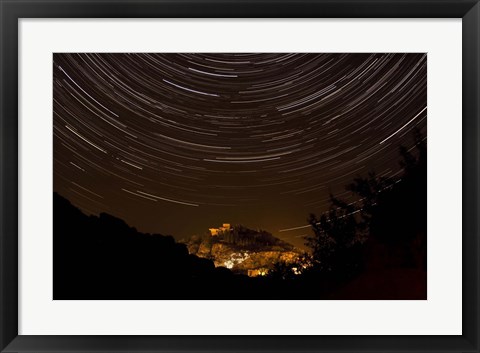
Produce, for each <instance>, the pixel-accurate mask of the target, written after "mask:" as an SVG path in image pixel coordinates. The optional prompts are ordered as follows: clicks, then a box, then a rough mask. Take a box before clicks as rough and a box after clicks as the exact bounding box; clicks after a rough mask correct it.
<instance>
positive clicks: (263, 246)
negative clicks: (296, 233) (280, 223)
mask: <svg viewBox="0 0 480 353" xmlns="http://www.w3.org/2000/svg"><path fill="white" fill-rule="evenodd" d="M184 243H185V244H186V245H187V248H188V251H189V253H190V254H193V255H196V256H198V257H202V258H206V259H209V260H212V261H213V262H214V264H215V266H216V267H226V268H228V269H231V270H232V271H233V272H235V273H242V274H248V275H249V276H252V277H254V276H258V275H265V274H267V273H268V271H269V270H271V269H272V268H273V266H274V264H275V263H277V262H287V263H291V262H294V261H296V260H297V259H298V258H299V256H300V255H301V251H300V250H298V249H296V248H295V247H294V246H293V245H291V244H289V243H287V242H285V241H283V240H280V239H278V238H276V237H274V236H273V235H272V234H270V233H268V232H266V231H261V230H252V229H248V228H246V227H244V226H241V225H238V226H234V227H230V225H229V224H224V227H220V228H211V229H210V231H209V232H207V233H205V234H204V235H203V236H192V237H191V238H190V239H188V240H186V241H184Z"/></svg>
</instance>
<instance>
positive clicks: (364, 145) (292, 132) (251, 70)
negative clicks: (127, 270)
mask: <svg viewBox="0 0 480 353" xmlns="http://www.w3.org/2000/svg"><path fill="white" fill-rule="evenodd" d="M426 75H427V56H426V54H403V53H395V54H383V53H375V54H368V53H367V54H351V53H350V54H347V53H345V54H310V53H260V54H251V53H228V54H227V53H223V54H219V53H215V54H209V53H206V54H198V53H197V54H188V53H185V54H180V53H179V54H173V53H168V54H150V53H135V54H133V53H132V54H130V53H115V54H104V53H102V54H94V53H92V54H74V53H72V54H54V59H53V89H54V95H53V97H54V98H53V99H54V102H53V107H54V111H53V128H54V190H55V191H57V192H59V193H60V194H61V195H63V196H64V197H66V198H68V199H69V200H70V201H71V202H72V203H73V204H74V205H76V206H78V207H80V208H81V209H83V210H84V211H85V212H87V213H92V214H98V213H100V212H107V213H111V214H113V215H115V216H118V217H120V218H122V219H124V220H125V221H127V222H128V223H129V224H130V225H132V226H135V227H137V228H138V229H139V230H142V231H148V232H155V233H162V234H172V235H174V236H175V237H177V238H182V237H186V236H189V235H192V234H202V233H203V232H204V231H205V230H206V229H207V228H209V227H215V226H218V225H220V224H221V223H233V224H240V223H241V224H244V225H246V226H248V227H250V228H262V229H266V230H268V231H270V232H272V233H273V234H275V235H277V236H280V237H282V238H284V239H286V240H288V241H291V242H295V241H296V240H295V239H299V238H298V237H299V236H301V235H303V234H304V233H305V232H306V231H308V229H306V228H301V226H303V225H305V224H306V219H307V217H308V214H309V213H312V212H313V213H317V214H319V213H322V212H324V211H326V210H327V209H328V207H329V195H330V193H333V194H335V195H337V196H340V197H345V198H348V197H350V195H349V193H347V192H345V185H347V184H349V183H350V182H351V181H352V180H353V178H354V177H356V176H359V175H366V173H368V172H369V171H372V170H373V171H375V172H376V173H377V174H378V175H380V176H395V175H397V174H399V173H400V167H399V164H398V161H399V152H398V151H399V146H400V145H405V146H407V147H409V146H411V145H412V144H413V141H412V129H414V128H418V129H420V130H421V131H423V133H425V134H426V116H427V80H426ZM302 232H303V233H302ZM299 241H300V240H299ZM300 242H301V241H300Z"/></svg>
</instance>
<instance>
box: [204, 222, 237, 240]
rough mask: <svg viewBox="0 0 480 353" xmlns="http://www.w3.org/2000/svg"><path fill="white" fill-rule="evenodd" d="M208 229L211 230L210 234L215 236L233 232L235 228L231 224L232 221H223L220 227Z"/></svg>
mask: <svg viewBox="0 0 480 353" xmlns="http://www.w3.org/2000/svg"><path fill="white" fill-rule="evenodd" d="M208 230H209V231H210V235H211V236H212V237H214V236H218V235H221V234H225V233H228V232H231V231H232V230H233V228H232V227H231V226H230V223H223V224H222V226H221V227H219V228H209V229H208Z"/></svg>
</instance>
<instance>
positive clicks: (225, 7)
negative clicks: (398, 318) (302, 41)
mask: <svg viewBox="0 0 480 353" xmlns="http://www.w3.org/2000/svg"><path fill="white" fill-rule="evenodd" d="M0 12H1V20H0V22H1V43H0V50H1V53H0V54H1V56H0V57H1V63H0V65H1V69H0V72H1V73H0V74H1V95H0V106H1V113H0V124H1V125H0V126H1V135H0V141H1V144H0V146H1V147H0V153H1V157H0V163H1V167H0V184H1V188H0V211H1V212H0V226H1V228H0V232H1V243H0V246H1V249H0V251H1V255H0V261H1V262H0V266H1V268H0V276H1V277H0V285H1V291H0V310H1V311H0V350H1V352H111V351H119V352H126V351H129V352H130V351H131V352H147V351H148V352H200V351H202V352H267V351H268V352H273V351H278V352H330V351H331V352H335V351H342V352H371V351H382V352H393V351H395V352H414V351H415V352H438V351H443V352H479V325H478V322H479V241H478V235H479V232H478V202H479V187H478V185H479V173H478V170H479V147H480V145H479V137H480V130H479V100H480V95H479V93H480V91H479V85H480V76H479V66H480V65H479V64H480V61H479V57H480V45H479V44H480V22H479V17H480V5H479V3H478V0H336V1H332V0H297V1H295V0H256V1H254V0H243V1H238V0H199V1H194V0H175V1H173V0H138V1H136V0H111V1H109V0H100V1H94V0H26V1H23V0H0ZM156 17H159V18H176V17H190V18H202V17H210V18H221V17H223V18H236V17H247V18H248V17H252V18H306V17H308V18H312V17H317V18H327V17H330V18H362V17H363V18H462V19H463V20H462V31H463V32H462V58H463V59H462V60H463V63H462V79H463V82H462V89H463V99H462V104H463V108H462V115H463V117H462V121H463V127H462V131H463V132H462V137H463V170H462V172H463V176H462V178H463V219H462V222H463V234H462V239H463V245H462V249H463V256H462V266H463V274H462V276H463V277H462V280H463V282H462V283H463V294H462V300H463V307H462V315H463V316H462V317H463V319H462V325H463V334H462V335H461V336H23V335H18V329H17V327H18V176H19V175H18V173H19V172H18V103H17V102H18V59H19V58H18V19H20V18H156Z"/></svg>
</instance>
